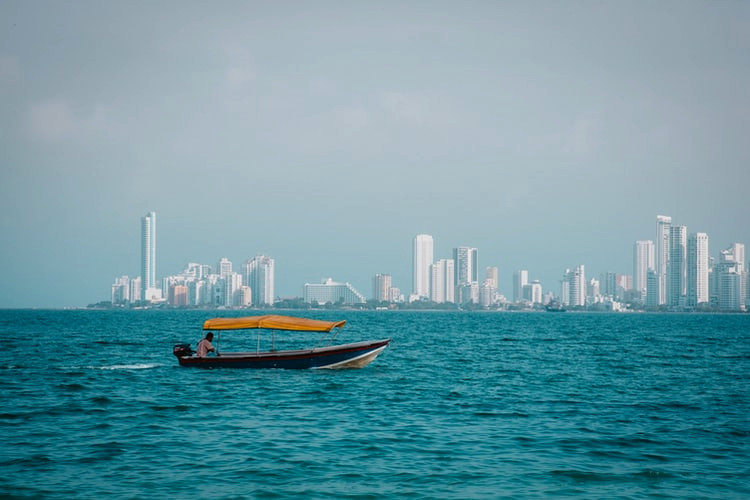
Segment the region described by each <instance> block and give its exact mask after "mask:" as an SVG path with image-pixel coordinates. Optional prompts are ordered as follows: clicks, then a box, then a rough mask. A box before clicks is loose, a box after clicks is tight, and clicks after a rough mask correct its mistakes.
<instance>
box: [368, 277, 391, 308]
mask: <svg viewBox="0 0 750 500" xmlns="http://www.w3.org/2000/svg"><path fill="white" fill-rule="evenodd" d="M392 282H393V280H392V278H391V275H390V274H376V275H375V276H374V277H373V278H372V298H373V299H375V300H377V301H378V302H388V301H389V300H390V291H391V287H392V286H393V285H392Z"/></svg>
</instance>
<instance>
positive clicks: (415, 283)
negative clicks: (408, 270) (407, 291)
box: [412, 234, 434, 298]
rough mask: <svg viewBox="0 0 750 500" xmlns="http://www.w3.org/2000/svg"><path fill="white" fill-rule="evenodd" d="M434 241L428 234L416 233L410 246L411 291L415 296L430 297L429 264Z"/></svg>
mask: <svg viewBox="0 0 750 500" xmlns="http://www.w3.org/2000/svg"><path fill="white" fill-rule="evenodd" d="M433 251H434V243H433V241H432V236H430V235H429V234H418V235H417V236H415V237H414V245H413V247H412V266H413V275H412V292H413V294H414V295H415V296H416V297H417V298H429V297H430V277H431V276H430V266H431V265H432V257H433Z"/></svg>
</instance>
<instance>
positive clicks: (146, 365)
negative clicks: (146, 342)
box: [86, 363, 163, 370]
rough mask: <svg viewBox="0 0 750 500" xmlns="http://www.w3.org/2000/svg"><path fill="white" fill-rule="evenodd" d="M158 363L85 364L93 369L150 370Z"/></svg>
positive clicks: (158, 365) (157, 365) (156, 366)
mask: <svg viewBox="0 0 750 500" xmlns="http://www.w3.org/2000/svg"><path fill="white" fill-rule="evenodd" d="M160 366H163V365H160V364H156V363H138V364H133V365H107V366H87V367H86V368H93V369H95V370H150V369H151V368H158V367H160Z"/></svg>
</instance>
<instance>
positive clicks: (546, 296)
mask: <svg viewBox="0 0 750 500" xmlns="http://www.w3.org/2000/svg"><path fill="white" fill-rule="evenodd" d="M155 221H156V213H155V212H153V211H151V212H149V213H148V214H146V216H144V217H142V218H141V249H142V254H141V269H142V273H144V274H145V273H146V272H148V273H152V274H153V273H154V272H155V271H154V269H155V262H154V256H155V254H156V238H155V235H156V229H155ZM667 234H668V235H669V236H668V237H666V236H665V235H667ZM655 237H656V238H655V239H656V240H657V241H659V240H661V243H660V245H659V247H661V248H660V249H659V251H660V252H662V254H663V255H664V256H665V257H664V258H665V260H666V262H661V263H658V262H657V260H656V258H655V255H654V254H655V253H656V252H655V248H656V246H655V245H654V243H653V241H651V240H637V241H635V242H634V243H633V254H632V257H633V260H632V269H633V274H632V275H625V274H621V273H617V272H612V271H606V272H604V271H602V272H600V273H599V274H598V275H596V274H595V273H594V276H595V277H592V274H589V275H587V274H586V271H585V265H584V264H579V265H577V266H575V267H574V268H572V269H571V268H566V269H565V271H564V273H563V275H562V278H561V279H560V280H559V281H558V283H559V288H557V289H556V288H555V286H554V285H552V286H550V285H549V284H548V285H546V287H545V285H543V283H542V282H541V281H540V280H538V279H533V280H530V279H529V270H528V269H521V270H515V271H513V276H512V282H511V286H510V288H512V292H513V295H512V299H511V298H510V295H509V294H508V293H506V292H505V290H503V288H502V287H501V286H500V283H499V282H500V280H499V269H498V266H497V265H490V266H485V267H484V269H485V275H484V277H483V278H482V279H480V274H479V259H478V255H479V250H478V249H477V248H473V247H466V246H458V247H454V248H453V251H452V258H451V259H446V258H438V257H435V254H434V239H433V237H432V235H428V234H418V235H416V236H415V237H414V238H413V240H412V256H411V263H412V293H411V294H410V295H409V296H408V298H407V297H405V296H404V295H403V294H402V293H401V290H400V288H399V287H398V286H397V284H396V283H394V282H393V278H392V276H391V275H390V274H387V273H378V274H376V275H374V276H373V277H372V278H371V280H372V281H371V283H372V288H371V289H370V290H371V294H370V295H369V298H370V299H375V300H378V301H385V302H414V301H425V300H429V301H432V302H435V303H438V304H439V303H454V304H458V305H461V304H468V303H472V304H476V305H481V306H483V307H494V306H496V305H498V304H511V303H515V304H519V303H521V302H525V303H526V304H530V305H532V304H539V305H542V304H546V303H548V302H549V301H550V300H554V299H558V300H559V301H560V302H561V304H562V305H563V306H569V307H585V306H591V305H594V304H597V303H603V302H605V301H609V304H610V305H609V306H608V307H610V308H613V310H619V309H620V308H621V306H620V305H619V304H620V303H632V304H636V305H640V306H641V307H644V306H645V307H648V308H655V307H658V306H662V307H668V308H670V309H672V310H675V309H684V308H696V307H698V308H700V307H702V306H709V305H712V306H714V307H718V308H719V309H722V310H739V309H742V310H744V309H745V306H746V304H747V302H748V299H749V298H750V292H749V291H748V290H749V289H750V282H749V281H750V280H748V276H747V273H746V272H745V271H746V266H745V261H744V259H745V250H744V249H745V245H744V243H738V242H735V243H733V244H731V245H730V246H729V247H728V248H726V249H723V250H721V251H719V252H718V253H717V254H716V255H717V256H716V259H714V258H713V257H711V256H710V251H709V238H708V235H707V234H706V233H704V232H691V233H690V234H688V232H687V227H686V226H683V225H673V224H672V218H671V216H664V215H657V216H656V232H655ZM662 268H663V269H662ZM234 269H235V268H234V265H233V262H232V261H231V260H229V259H228V258H226V257H222V258H221V259H220V260H219V262H218V264H217V265H216V266H215V267H212V266H210V265H206V264H199V263H194V262H189V263H188V264H187V266H186V267H185V269H184V270H183V271H182V272H180V273H178V274H176V275H167V276H164V277H163V278H162V280H161V285H159V286H156V285H155V284H154V280H153V278H148V279H147V281H149V282H150V283H151V284H152V285H153V286H147V285H144V284H143V281H144V280H143V278H142V276H138V277H135V278H133V279H132V280H131V279H130V278H129V277H128V276H127V275H122V276H119V277H117V278H115V280H114V283H113V284H112V289H111V299H112V300H111V303H112V305H128V304H137V303H139V302H141V301H142V300H144V301H146V302H152V303H157V302H167V303H168V304H170V305H173V306H209V305H213V306H227V307H236V306H244V307H249V306H261V307H263V306H271V305H273V304H274V303H275V302H276V301H277V300H280V299H284V298H286V299H296V298H300V295H291V296H287V297H279V296H276V295H275V294H274V290H275V283H276V275H275V260H274V259H273V258H272V257H270V256H266V255H260V254H259V255H256V256H255V257H253V258H252V259H248V260H246V261H245V263H244V264H243V265H242V273H238V272H236V271H234ZM665 277H666V279H664V278H665ZM301 297H302V298H303V300H304V301H305V302H308V303H316V302H317V303H321V304H322V303H325V302H333V303H335V302H337V301H339V300H341V301H344V303H352V302H350V301H353V303H364V302H366V301H367V300H368V298H366V297H365V295H364V294H363V293H361V292H360V291H359V290H358V289H356V288H355V287H354V286H353V285H352V284H351V283H349V282H348V281H346V282H337V281H335V280H334V279H333V278H331V277H328V278H325V279H321V280H320V282H314V283H310V282H307V283H305V284H304V285H303V293H302V296H301Z"/></svg>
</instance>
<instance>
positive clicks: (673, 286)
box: [667, 226, 687, 307]
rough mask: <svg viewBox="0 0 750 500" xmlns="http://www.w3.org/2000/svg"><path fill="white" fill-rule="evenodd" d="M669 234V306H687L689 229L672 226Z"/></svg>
mask: <svg viewBox="0 0 750 500" xmlns="http://www.w3.org/2000/svg"><path fill="white" fill-rule="evenodd" d="M669 234H670V238H669V263H668V264H667V279H668V281H667V304H668V305H670V306H672V307H677V306H682V305H685V301H686V297H687V228H686V227H685V226H672V227H671V228H670V231H669Z"/></svg>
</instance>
